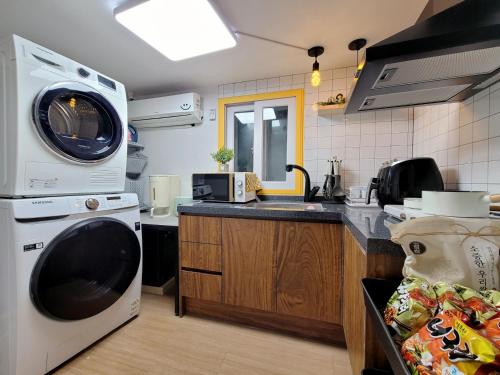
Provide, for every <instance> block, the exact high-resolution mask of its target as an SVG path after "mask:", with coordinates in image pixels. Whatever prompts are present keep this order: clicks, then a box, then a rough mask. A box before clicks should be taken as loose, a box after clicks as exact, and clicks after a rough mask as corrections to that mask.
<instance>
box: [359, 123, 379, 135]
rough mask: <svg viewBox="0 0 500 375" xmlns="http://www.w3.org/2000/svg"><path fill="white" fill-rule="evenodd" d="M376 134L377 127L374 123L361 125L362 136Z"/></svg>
mask: <svg viewBox="0 0 500 375" xmlns="http://www.w3.org/2000/svg"><path fill="white" fill-rule="evenodd" d="M375 133H376V125H375V123H374V122H370V123H362V124H361V134H370V135H373V134H375Z"/></svg>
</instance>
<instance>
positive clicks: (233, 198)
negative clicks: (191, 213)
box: [193, 172, 259, 203]
mask: <svg viewBox="0 0 500 375" xmlns="http://www.w3.org/2000/svg"><path fill="white" fill-rule="evenodd" d="M258 188H259V182H258V179H257V176H256V175H255V173H250V172H227V173H193V200H201V201H208V202H238V203H241V202H250V201H252V200H254V199H255V198H256V197H257V189H258Z"/></svg>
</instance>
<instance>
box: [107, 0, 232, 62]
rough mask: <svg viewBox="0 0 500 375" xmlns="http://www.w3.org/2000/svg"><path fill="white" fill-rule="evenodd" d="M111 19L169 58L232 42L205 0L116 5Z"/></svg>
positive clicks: (212, 49)
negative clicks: (123, 6) (121, 6)
mask: <svg viewBox="0 0 500 375" xmlns="http://www.w3.org/2000/svg"><path fill="white" fill-rule="evenodd" d="M134 4H137V1H136V2H134ZM115 18H116V20H117V21H118V22H119V23H121V24H122V25H123V26H125V27H126V28H127V29H129V30H130V31H132V32H133V33H134V34H136V35H137V36H138V37H139V38H141V39H143V40H144V41H145V42H146V43H148V44H149V45H151V46H152V47H153V48H155V49H157V50H158V51H159V52H161V53H162V54H164V55H165V56H167V57H168V58H169V59H170V60H173V61H179V60H184V59H188V58H190V57H194V56H199V55H204V54H207V53H211V52H215V51H220V50H223V49H227V48H231V47H234V46H235V45H236V39H235V37H234V35H233V34H232V33H231V32H230V31H229V29H228V28H227V27H226V25H224V23H223V22H222V20H221V18H220V17H219V16H218V15H217V13H216V11H215V10H214V8H213V6H212V5H211V4H210V2H209V1H208V0H149V1H145V2H140V3H139V4H138V5H135V6H132V7H130V6H129V7H127V8H122V9H120V8H118V9H117V10H116V11H115Z"/></svg>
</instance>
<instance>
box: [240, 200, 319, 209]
mask: <svg viewBox="0 0 500 375" xmlns="http://www.w3.org/2000/svg"><path fill="white" fill-rule="evenodd" d="M245 207H247V208H257V209H265V210H285V211H324V207H323V206H322V205H321V203H300V202H251V203H247V204H246V205H245Z"/></svg>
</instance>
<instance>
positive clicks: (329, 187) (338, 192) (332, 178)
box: [323, 156, 346, 203]
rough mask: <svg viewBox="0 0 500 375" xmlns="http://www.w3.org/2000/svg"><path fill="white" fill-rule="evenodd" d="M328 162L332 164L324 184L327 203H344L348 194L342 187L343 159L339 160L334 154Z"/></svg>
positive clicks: (324, 195)
mask: <svg viewBox="0 0 500 375" xmlns="http://www.w3.org/2000/svg"><path fill="white" fill-rule="evenodd" d="M328 163H329V164H330V168H329V173H328V174H326V175H325V177H326V178H325V183H324V184H323V197H324V198H325V203H329V202H330V203H343V202H344V201H345V198H346V194H345V192H344V190H343V189H342V183H341V176H340V166H341V165H342V160H337V157H336V156H334V157H333V158H332V159H331V160H328Z"/></svg>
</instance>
